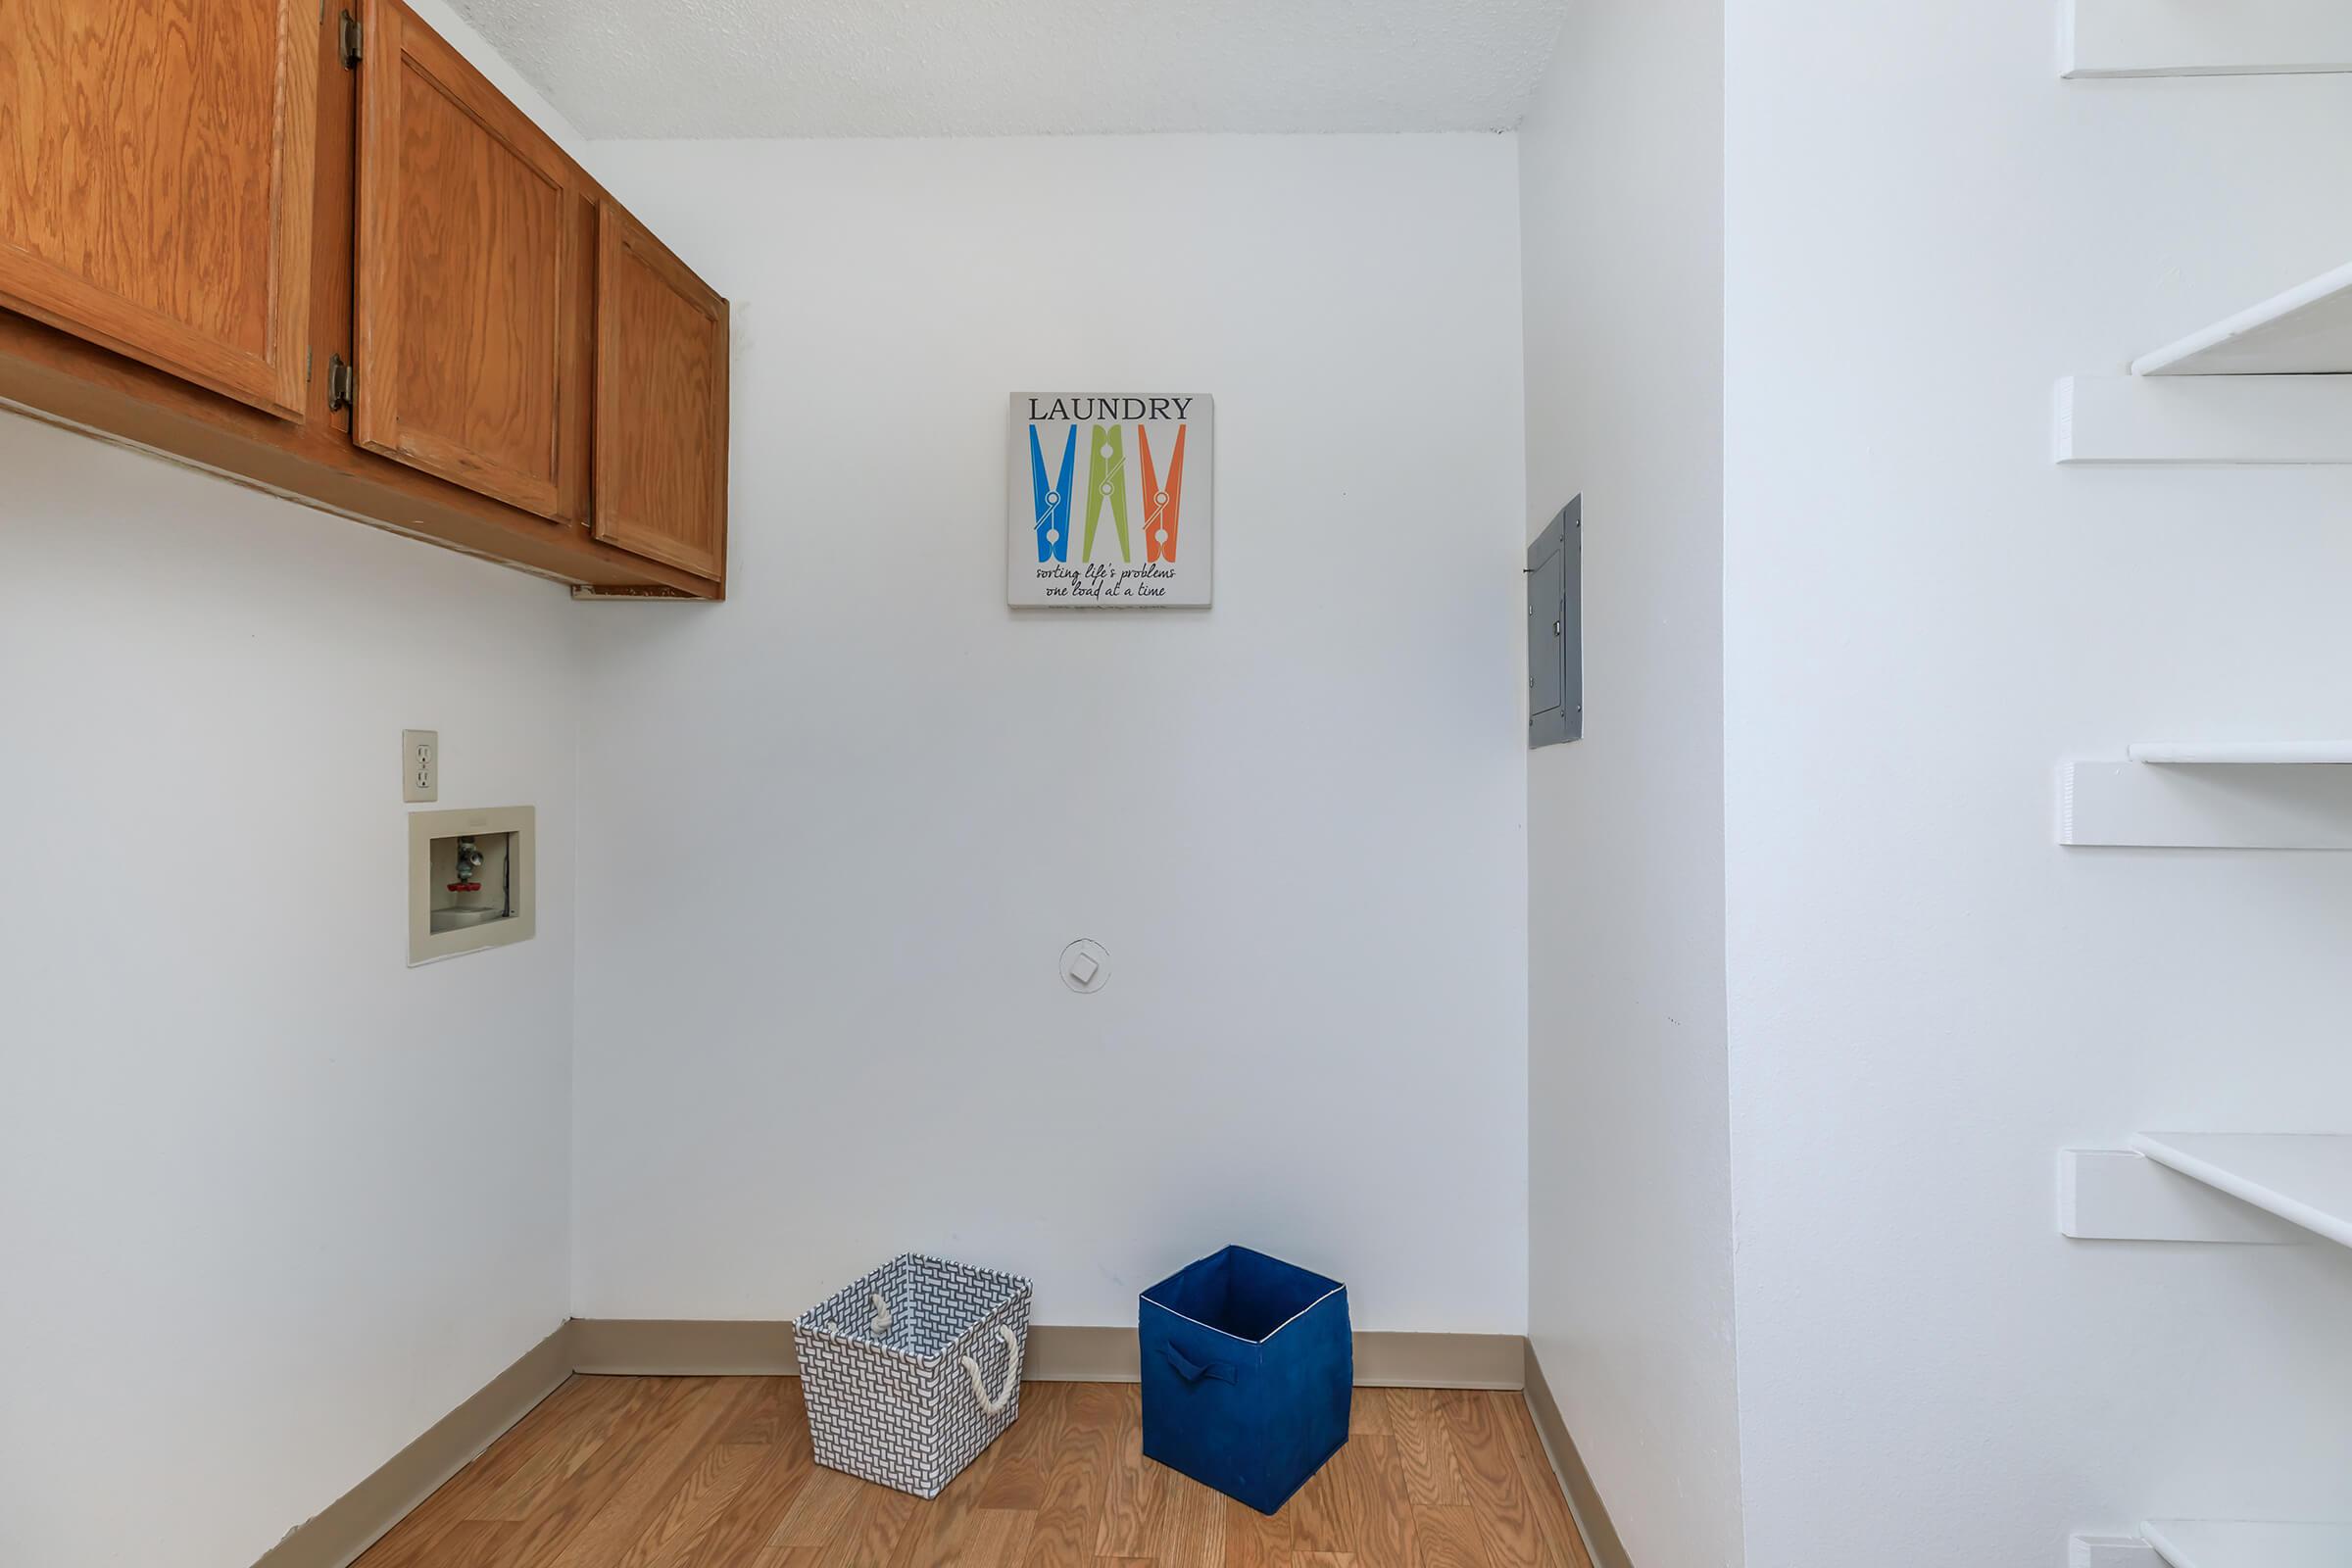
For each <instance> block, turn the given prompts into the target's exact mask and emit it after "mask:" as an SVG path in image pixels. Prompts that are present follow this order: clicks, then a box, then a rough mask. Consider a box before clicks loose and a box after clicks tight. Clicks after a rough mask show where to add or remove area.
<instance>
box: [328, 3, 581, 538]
mask: <svg viewBox="0 0 2352 1568" xmlns="http://www.w3.org/2000/svg"><path fill="white" fill-rule="evenodd" d="M364 33H365V37H366V52H367V58H366V59H365V60H364V61H363V62H362V63H361V66H360V134H359V181H360V191H359V242H358V243H359V289H358V297H357V300H356V310H355V316H356V318H357V328H358V329H357V333H356V342H355V346H354V351H353V354H352V363H353V368H354V369H355V371H356V379H355V391H354V407H353V409H352V435H353V438H354V439H355V440H357V441H358V442H359V443H360V445H362V446H364V447H367V448H368V449H369V450H370V451H374V452H381V453H383V454H384V455H385V456H387V457H391V458H397V459H399V460H400V461H401V462H403V463H406V464H409V465H411V466H415V467H417V468H421V469H423V470H424V471H425V472H427V473H431V474H437V475H439V476H440V477H441V478H444V479H448V480H450V481H451V482H453V483H456V484H462V485H464V486H466V488H467V489H469V490H474V491H477V492H479V493H480V494H482V495H487V496H494V497H496V498H497V499H499V500H501V501H505V502H508V503H510V504H511V505H514V506H517V507H521V508H523V509H525V510H526V511H530V512H535V513H538V514H539V515H542V516H546V517H559V518H565V519H567V520H570V521H575V522H576V521H580V520H583V518H582V515H583V513H584V511H585V501H586V494H585V492H586V488H587V480H586V475H587V465H588V453H587V451H586V450H585V446H584V443H583V441H582V440H581V439H580V438H579V436H578V435H577V434H576V433H574V432H575V431H576V429H577V428H578V426H577V423H576V422H575V421H574V420H573V419H572V417H571V415H572V414H573V413H574V412H575V410H576V408H577V406H579V405H582V404H584V402H585V400H586V398H587V396H588V380H587V377H588V353H587V333H586V324H585V322H584V321H583V320H582V319H581V316H580V313H581V310H582V309H583V305H584V302H583V300H582V298H581V294H582V290H581V286H580V272H581V267H580V265H579V263H580V262H581V261H582V260H583V258H581V257H580V256H579V255H578V254H577V247H578V246H580V245H581V244H583V243H585V240H586V228H585V221H584V213H585V203H586V200H587V196H586V189H587V186H586V181H585V180H584V179H583V177H582V176H581V174H580V172H579V171H578V169H577V168H576V166H574V165H573V164H572V162H571V160H570V159H569V158H567V157H566V156H564V152H563V150H562V149H561V148H559V147H558V146H557V145H556V144H555V143H554V142H553V141H552V140H550V139H549V138H548V136H547V135H546V133H545V132H543V131H541V130H540V129H539V127H538V126H536V125H534V124H532V123H530V121H529V120H527V119H526V118H524V116H523V114H522V112H521V111H520V110H518V109H516V108H515V106H514V104H512V103H510V102H509V101H508V100H507V99H506V97H505V96H504V95H503V94H501V93H500V92H499V91H498V89H497V88H495V87H493V86H491V85H490V83H489V82H488V81H487V80H485V79H484V78H483V77H482V75H481V73H479V72H477V71H475V70H474V69H473V68H472V67H471V66H469V65H467V64H466V61H465V60H464V59H463V58H462V57H460V56H459V54H458V53H457V51H456V50H454V49H452V48H450V46H449V45H448V44H446V43H444V42H443V41H442V40H441V38H440V36H439V35H438V34H436V33H435V32H434V31H433V30H432V29H431V28H430V27H427V26H426V25H424V24H422V23H421V22H418V21H417V18H416V17H415V16H414V15H413V14H412V13H411V12H410V11H409V9H408V7H406V6H404V5H401V4H400V3H399V0H367V12H366V19H365V25H364Z"/></svg>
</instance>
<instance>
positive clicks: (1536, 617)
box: [1527, 496, 1585, 749]
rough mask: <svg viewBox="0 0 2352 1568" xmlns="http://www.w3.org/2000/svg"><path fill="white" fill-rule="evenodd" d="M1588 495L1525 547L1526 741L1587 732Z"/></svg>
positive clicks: (1553, 740)
mask: <svg viewBox="0 0 2352 1568" xmlns="http://www.w3.org/2000/svg"><path fill="white" fill-rule="evenodd" d="M1584 529H1585V498H1584V497H1583V496H1578V497H1577V498H1576V499H1575V500H1574V501H1571V502H1569V503H1568V504H1567V505H1566V506H1564V507H1562V508H1561V509H1560V515H1558V516H1556V517H1554V518H1552V519H1551V522H1550V523H1549V524H1548V525H1547V526H1546V527H1545V528H1544V531H1543V532H1542V533H1540V534H1538V535H1536V539H1535V543H1533V544H1531V545H1529V546H1528V547H1527V744H1528V746H1529V747H1530V748H1531V749H1532V748H1534V747H1538V746H1556V745H1558V744H1559V743H1560V742H1562V741H1572V740H1577V739H1579V738H1581V737H1582V736H1583V735H1584V733H1585V640H1584V635H1583V631H1582V628H1580V627H1579V625H1578V624H1577V615H1578V611H1579V609H1580V603H1581V601H1582V599H1583V594H1584V582H1583V579H1584V553H1585V544H1584V541H1585V535H1584Z"/></svg>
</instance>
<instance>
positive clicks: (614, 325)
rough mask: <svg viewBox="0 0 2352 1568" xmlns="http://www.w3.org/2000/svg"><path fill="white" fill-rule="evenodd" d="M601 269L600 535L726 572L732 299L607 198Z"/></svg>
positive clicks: (669, 559) (698, 569)
mask: <svg viewBox="0 0 2352 1568" xmlns="http://www.w3.org/2000/svg"><path fill="white" fill-rule="evenodd" d="M598 240H599V243H598V248H597V264H596V387H597V399H596V537H597V538H599V539H603V540H606V541H608V542H609V543H612V544H615V545H618V546H620V547H621V548H622V549H623V550H629V551H633V552H635V553H636V554H638V555H641V556H646V557H648V558H650V559H652V560H655V561H660V562H665V563H667V564H670V565H673V566H678V567H682V568H684V569H685V570H687V571H691V572H695V573H697V574H698V575H700V576H704V577H710V578H713V579H716V578H719V577H721V576H722V575H723V574H724V568H725V564H726V542H727V302H726V301H725V300H723V299H721V298H719V297H718V295H717V294H715V293H713V292H712V291H711V287H710V285H708V284H706V283H705V282H704V281H703V280H702V279H701V278H699V277H697V276H695V275H694V273H693V272H691V271H689V270H687V268H686V265H685V264H684V263H683V262H680V261H679V260H678V259H677V258H676V257H675V256H672V255H671V254H670V253H669V250H668V247H666V246H664V245H663V244H662V242H661V241H660V240H658V239H656V238H654V236H653V235H651V234H649V233H647V232H646V230H645V228H644V227H643V225H641V224H640V223H638V221H636V220H635V219H633V218H631V217H630V216H629V215H628V214H627V213H625V212H623V211H621V209H620V208H619V206H618V205H617V204H615V203H612V202H607V203H606V204H605V205H604V207H603V208H602V210H601V211H600V213H599V221H598Z"/></svg>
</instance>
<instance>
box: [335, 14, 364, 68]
mask: <svg viewBox="0 0 2352 1568" xmlns="http://www.w3.org/2000/svg"><path fill="white" fill-rule="evenodd" d="M337 26H338V28H339V29H340V36H341V39H342V43H343V69H344V70H345V71H356V70H358V69H359V64H360V60H361V58H362V55H361V50H360V20H359V18H357V17H355V16H353V15H352V14H351V13H350V12H348V11H346V12H344V13H343V20H342V21H341V22H340V23H339V24H337Z"/></svg>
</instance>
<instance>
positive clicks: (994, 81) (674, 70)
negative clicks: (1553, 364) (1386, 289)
mask: <svg viewBox="0 0 2352 1568" xmlns="http://www.w3.org/2000/svg"><path fill="white" fill-rule="evenodd" d="M1572 3H1573V0H454V4H455V7H456V9H457V10H458V11H459V12H460V13H461V14H463V15H464V16H465V18H466V20H467V21H468V22H470V23H472V24H473V25H474V26H476V27H477V28H479V29H480V30H481V33H482V35H483V36H484V37H485V38H487V39H488V40H489V41H490V43H491V44H492V45H493V46H495V47H496V48H497V49H498V51H499V52H500V53H501V54H503V55H505V56H506V57H507V59H508V60H509V61H510V62H511V63H513V64H514V65H515V67H516V68H517V69H519V70H520V71H521V72H522V73H523V74H524V75H525V76H527V77H529V78H530V80H531V82H532V83H533V84H534V85H535V86H537V87H538V88H539V89H540V91H542V92H543V93H545V94H546V95H547V97H548V98H549V100H550V101H551V102H553V103H554V104H555V106H556V107H557V108H558V109H560V110H562V111H563V112H564V114H565V115H566V116H568V117H569V118H570V120H571V121H572V123H574V124H575V125H577V126H578V127H579V129H580V130H581V131H582V132H583V133H584V134H586V135H589V136H940V135H971V136H1010V135H1031V134H1051V133H1086V132H1116V131H1183V130H1203V131H1218V130H1224V131H1343V130H1501V129H1505V128H1507V127H1509V126H1512V125H1515V124H1517V123H1519V118H1520V116H1521V114H1522V113H1523V112H1524V111H1525V109H1526V106H1527V97H1528V93H1529V91H1530V90H1531V89H1532V87H1533V86H1534V84H1535V81H1536V78H1537V77H1538V76H1540V75H1541V74H1542V73H1543V72H1544V67H1545V66H1546V65H1548V64H1549V62H1550V59H1551V52H1552V47H1553V45H1554V43H1555V41H1556V40H1557V38H1558V36H1559V29H1560V22H1561V19H1562V18H1563V17H1564V16H1565V14H1566V12H1567V9H1568V7H1569V5H1570V4H1572Z"/></svg>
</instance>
